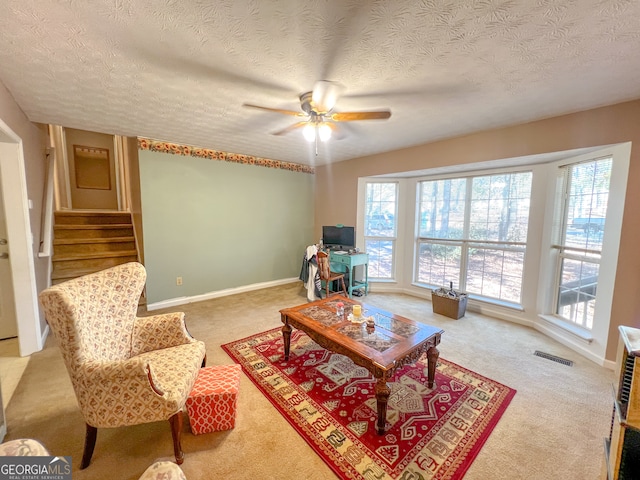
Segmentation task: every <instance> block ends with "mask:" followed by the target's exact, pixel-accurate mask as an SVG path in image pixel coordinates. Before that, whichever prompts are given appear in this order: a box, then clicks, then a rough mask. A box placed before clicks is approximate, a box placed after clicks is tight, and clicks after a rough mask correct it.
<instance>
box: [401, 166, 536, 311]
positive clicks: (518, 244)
mask: <svg viewBox="0 0 640 480" xmlns="http://www.w3.org/2000/svg"><path fill="white" fill-rule="evenodd" d="M526 173H528V174H529V175H530V176H531V179H530V181H531V185H530V195H529V199H528V202H529V212H528V214H527V215H528V217H529V216H530V213H531V195H532V189H533V171H532V170H531V169H530V168H512V169H500V170H495V171H486V172H474V173H473V174H467V175H455V174H452V175H443V176H438V177H434V178H420V179H418V180H417V182H416V228H415V232H414V235H415V244H414V265H413V277H412V282H413V284H414V285H416V286H420V287H423V288H429V289H432V288H440V287H442V286H443V285H437V284H432V283H429V282H424V281H421V280H420V279H419V272H420V258H421V257H420V251H421V247H422V245H425V244H442V245H447V244H450V245H452V246H454V245H455V246H459V247H460V265H459V272H458V282H459V284H458V285H454V286H455V287H456V288H459V289H460V290H463V291H466V292H467V293H468V294H469V296H470V297H471V298H474V299H476V300H481V301H483V302H487V303H493V304H496V305H502V306H509V307H513V308H518V309H521V308H522V290H523V288H524V283H525V282H524V278H525V271H524V266H523V271H522V275H521V278H520V292H519V295H518V297H519V298H518V299H517V301H514V300H513V299H508V300H507V299H504V298H496V297H491V296H488V295H481V294H476V293H471V292H468V290H467V279H468V273H469V270H468V265H469V255H470V250H471V249H473V248H482V249H483V250H492V251H499V252H505V251H522V252H523V263H524V262H525V261H526V254H527V252H526V250H527V248H526V247H527V242H526V241H524V242H523V241H500V240H487V239H482V240H478V239H475V238H474V239H472V238H470V224H471V218H470V216H471V210H472V208H471V206H472V202H473V201H474V198H473V196H472V189H473V181H474V179H475V178H481V177H493V176H500V175H518V174H526ZM440 180H464V181H465V182H466V185H465V192H466V193H465V199H464V212H463V218H464V220H463V222H464V223H463V228H462V232H463V233H462V236H463V238H439V237H426V236H425V237H422V236H420V235H421V233H422V232H421V228H420V227H421V220H422V211H421V198H422V193H423V187H422V185H423V184H424V183H426V182H433V181H440ZM529 223H530V222H529V221H528V222H527V228H528V225H529ZM491 245H495V248H492V247H491ZM502 280H503V279H502V278H501V285H502ZM445 283H446V282H445ZM444 286H448V284H447V285H444Z"/></svg>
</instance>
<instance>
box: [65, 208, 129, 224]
mask: <svg viewBox="0 0 640 480" xmlns="http://www.w3.org/2000/svg"><path fill="white" fill-rule="evenodd" d="M114 223H120V224H122V223H131V214H130V213H129V212H86V211H83V212H78V211H69V212H56V213H55V224H56V225H68V224H74V225H100V224H114Z"/></svg>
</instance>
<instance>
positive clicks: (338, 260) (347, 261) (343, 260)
mask: <svg viewBox="0 0 640 480" xmlns="http://www.w3.org/2000/svg"><path fill="white" fill-rule="evenodd" d="M329 261H330V262H331V263H335V264H337V265H346V266H349V265H351V258H349V255H335V254H334V255H331V256H330V257H329Z"/></svg>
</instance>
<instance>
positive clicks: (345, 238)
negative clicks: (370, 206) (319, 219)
mask: <svg viewBox="0 0 640 480" xmlns="http://www.w3.org/2000/svg"><path fill="white" fill-rule="evenodd" d="M322 243H323V244H324V246H325V247H326V248H329V249H331V250H349V249H350V248H355V246H356V229H355V227H344V226H337V225H336V226H333V225H325V226H323V227H322Z"/></svg>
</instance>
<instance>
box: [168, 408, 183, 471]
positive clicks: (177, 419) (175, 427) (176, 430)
mask: <svg viewBox="0 0 640 480" xmlns="http://www.w3.org/2000/svg"><path fill="white" fill-rule="evenodd" d="M169 424H170V425H171V436H172V437H173V453H174V454H175V456H176V463H177V464H178V465H182V462H184V453H183V452H182V445H181V444H180V435H181V434H182V410H180V411H179V412H178V413H175V414H174V415H172V416H171V418H169Z"/></svg>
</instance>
